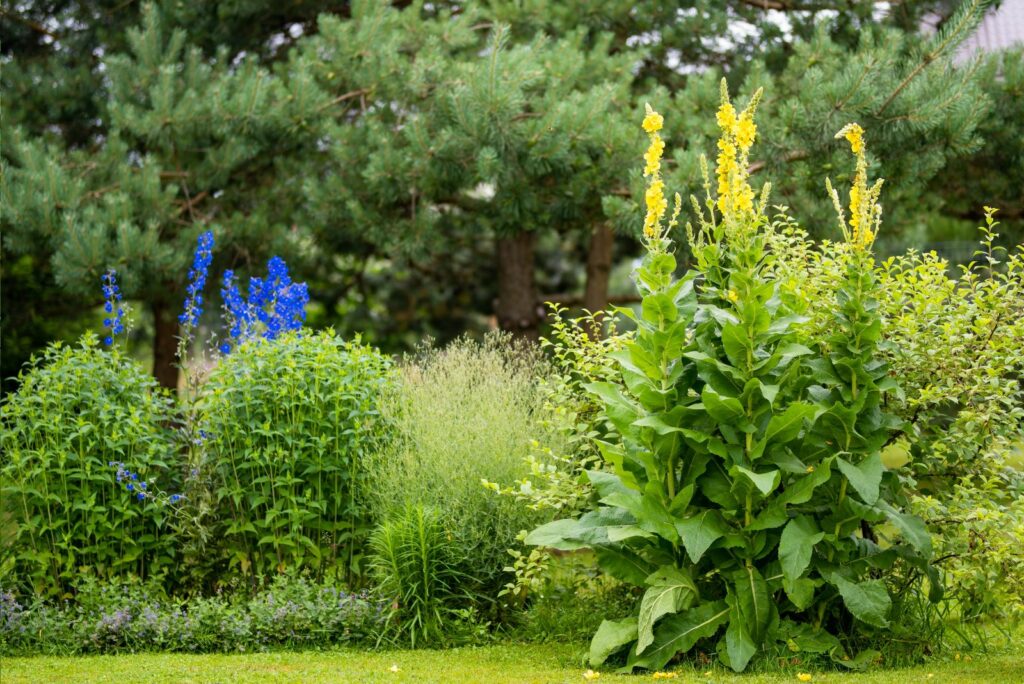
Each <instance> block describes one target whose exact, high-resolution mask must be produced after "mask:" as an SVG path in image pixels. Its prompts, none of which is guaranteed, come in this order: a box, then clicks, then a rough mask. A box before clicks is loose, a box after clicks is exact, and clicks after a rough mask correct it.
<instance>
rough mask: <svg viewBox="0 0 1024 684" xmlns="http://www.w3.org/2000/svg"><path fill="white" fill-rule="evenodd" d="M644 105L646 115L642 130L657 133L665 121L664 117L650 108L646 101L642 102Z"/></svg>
mask: <svg viewBox="0 0 1024 684" xmlns="http://www.w3.org/2000/svg"><path fill="white" fill-rule="evenodd" d="M644 107H645V108H646V110H647V116H645V117H644V123H643V127H644V130H645V131H647V132H648V133H657V132H658V131H660V130H661V127H662V125H663V124H664V123H665V117H663V116H662V115H661V114H659V113H658V112H656V111H654V110H653V109H651V105H649V104H647V103H644Z"/></svg>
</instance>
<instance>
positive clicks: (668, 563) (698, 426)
mask: <svg viewBox="0 0 1024 684" xmlns="http://www.w3.org/2000/svg"><path fill="white" fill-rule="evenodd" d="M759 99H760V91H759V92H758V93H756V94H755V95H754V96H753V98H752V99H751V101H750V103H749V104H748V106H747V107H746V108H745V109H744V110H742V111H741V112H737V111H736V109H735V107H734V106H733V105H732V103H731V102H730V101H729V98H728V93H727V92H726V90H725V87H724V83H723V88H722V105H721V108H720V110H719V112H718V117H717V121H718V124H719V126H720V128H721V129H722V137H721V139H720V141H719V158H718V168H717V169H716V173H715V178H716V180H717V185H716V187H717V196H716V197H712V196H711V195H710V189H711V182H710V179H708V180H707V181H706V183H705V187H706V188H707V189H708V192H709V197H708V198H707V201H706V202H705V203H704V208H703V209H702V208H701V205H700V203H698V202H696V201H694V203H693V204H694V206H695V207H696V208H697V210H698V212H699V213H698V215H697V219H698V226H697V228H696V229H694V228H693V227H692V226H687V236H688V238H689V242H690V248H691V250H692V252H693V256H694V261H695V262H696V263H697V264H698V268H697V269H695V270H694V271H691V272H689V273H687V274H685V275H684V276H682V277H681V278H676V277H675V275H674V273H675V270H676V262H675V258H674V257H673V256H672V254H671V252H670V250H669V247H670V243H669V240H668V237H667V231H666V230H663V228H662V226H663V217H664V214H665V211H666V205H665V202H664V193H663V188H662V187H661V178H660V175H659V172H660V164H659V161H660V156H661V153H662V151H663V149H664V144H663V143H662V142H661V140H660V136H658V131H659V130H660V128H661V125H662V118H661V117H660V115H657V113H656V112H653V111H652V110H650V109H648V111H647V117H646V118H645V119H644V126H643V127H644V130H645V131H646V132H647V133H648V135H649V136H650V138H651V147H650V148H649V150H648V153H647V154H646V155H645V158H644V159H645V164H646V166H645V176H646V177H647V178H648V179H649V186H648V192H647V194H646V196H645V200H646V204H647V215H646V218H645V222H644V241H645V245H646V247H647V255H646V257H645V258H644V261H643V263H642V265H641V266H640V267H639V268H638V270H637V272H636V274H635V280H636V283H637V287H638V289H639V290H640V293H641V295H642V303H641V307H640V311H639V313H631V312H624V313H626V314H627V315H631V316H632V318H633V319H634V320H635V322H636V325H637V333H636V335H635V337H634V338H632V339H631V340H630V341H628V342H627V343H626V345H625V348H624V349H622V350H621V351H618V352H616V353H615V354H614V355H613V358H614V360H615V362H616V363H617V364H618V369H619V374H620V382H600V383H591V384H590V385H589V386H588V389H589V390H590V391H591V392H592V393H593V394H594V396H595V397H596V398H597V399H598V400H599V401H600V402H601V403H602V404H603V406H604V411H605V415H606V416H607V418H608V421H609V423H610V424H611V425H612V426H614V430H615V432H616V434H615V435H613V438H611V439H608V440H607V441H605V442H602V443H601V444H600V447H601V452H602V455H603V457H604V460H605V467H604V469H602V470H597V471H590V472H589V473H588V476H589V479H590V482H591V484H592V485H593V487H594V490H595V492H596V495H595V497H596V505H595V506H594V508H593V509H592V510H591V511H589V512H587V513H585V514H584V515H583V516H582V517H580V518H579V519H576V520H557V521H554V522H552V523H549V524H547V525H544V526H542V527H540V528H538V529H536V530H534V531H533V532H532V533H531V534H530V535H528V537H527V539H526V541H527V543H530V544H537V545H544V546H549V547H553V548H558V549H566V550H571V549H578V548H592V549H594V551H595V552H596V557H597V560H598V563H599V564H600V566H601V567H602V569H603V570H604V571H606V572H607V573H608V574H610V575H613V576H615V577H617V578H618V579H620V580H622V581H624V582H626V583H629V584H634V585H636V586H638V587H640V588H641V589H642V590H643V596H642V599H641V601H640V604H639V607H638V612H637V614H635V615H632V616H628V617H626V618H621V619H609V620H606V621H605V622H604V623H603V624H602V625H601V627H600V628H599V630H598V632H597V634H596V635H595V636H594V640H593V643H592V645H591V660H592V664H593V665H595V666H597V665H600V664H602V663H604V662H605V661H606V660H607V659H609V658H611V657H613V656H615V655H616V654H621V655H620V656H619V657H620V658H622V657H624V659H625V665H624V667H623V670H624V671H632V670H633V669H635V668H646V669H648V670H659V669H661V668H662V667H664V666H665V665H666V664H667V663H668V662H669V661H670V660H671V659H673V658H674V657H676V656H677V654H679V653H685V652H687V651H689V650H690V649H692V648H694V647H695V646H696V645H697V644H698V643H705V644H707V645H708V647H713V648H714V649H715V650H716V651H717V653H718V656H719V659H720V660H721V661H722V662H723V663H724V664H726V665H727V666H729V667H731V668H732V669H734V670H737V671H740V670H743V669H745V668H746V667H747V665H748V664H749V662H750V661H751V659H753V658H754V657H755V656H756V655H757V654H758V653H759V652H761V651H762V650H763V649H765V647H766V646H768V645H769V644H771V643H774V642H782V643H785V644H797V646H798V648H800V649H803V650H805V651H807V652H811V653H825V654H828V655H830V656H831V657H833V658H836V659H837V660H840V661H842V662H844V663H846V664H849V663H851V662H855V663H864V662H866V661H867V660H869V659H868V658H865V659H861V660H856V659H853V660H849V659H847V660H844V658H848V656H849V655H851V654H850V653H849V652H848V651H849V650H850V649H848V648H847V646H846V645H844V643H842V642H841V641H840V640H839V638H838V634H839V633H840V629H842V630H843V632H844V633H845V632H847V631H848V630H847V629H846V627H847V626H848V623H849V622H850V619H851V617H852V618H853V619H854V621H855V622H854V624H855V625H857V626H858V629H859V630H861V631H862V632H866V631H868V630H871V629H874V628H880V627H883V626H884V625H886V624H887V621H888V620H889V615H888V612H889V605H890V600H889V593H888V590H887V588H886V585H885V583H884V581H883V580H881V579H877V578H875V577H874V576H873V575H872V573H878V572H879V571H880V570H884V569H885V568H886V567H890V566H891V565H892V563H893V562H894V561H895V560H896V559H900V560H903V561H907V562H909V563H911V564H915V567H917V568H918V569H920V571H921V572H924V573H929V574H932V573H931V571H930V566H929V565H928V557H929V554H930V548H929V540H928V535H927V534H926V533H925V532H924V528H923V525H922V524H921V523H920V521H919V520H917V519H916V518H913V517H911V516H908V515H906V514H904V513H902V512H901V510H900V502H901V500H900V495H899V483H898V481H897V479H896V477H895V476H894V475H893V474H892V473H889V472H887V471H885V470H884V468H882V467H881V461H880V460H879V451H880V449H881V448H882V446H883V445H884V444H885V442H886V441H887V439H888V438H889V436H890V435H891V434H892V431H893V429H894V428H896V427H897V426H898V422H897V421H896V420H895V419H893V418H892V417H890V416H888V415H887V414H886V413H885V411H884V403H883V397H884V395H885V394H886V393H887V392H891V391H894V390H895V389H896V384H895V382H894V381H893V380H892V379H891V378H889V377H888V374H887V369H886V368H885V366H884V364H883V363H882V362H881V361H880V360H879V356H878V354H877V343H878V340H879V337H880V322H879V318H878V315H877V312H876V308H877V307H876V306H875V305H874V303H873V299H872V294H871V293H872V289H873V287H874V281H873V276H872V268H871V263H872V262H871V257H870V245H871V239H872V238H873V236H874V234H875V232H876V231H877V226H878V217H879V216H880V210H878V208H877V206H876V205H877V197H878V196H877V192H876V191H875V190H876V189H877V188H879V187H880V186H879V185H878V184H876V186H875V187H874V188H872V189H867V188H866V163H862V160H863V137H862V133H861V137H859V138H857V137H856V136H854V137H855V139H857V140H858V141H859V150H858V149H855V154H857V155H858V177H857V181H856V182H857V183H860V184H861V185H860V187H861V190H860V191H859V193H860V194H859V202H860V204H858V206H857V211H858V216H859V221H860V222H859V223H858V224H857V226H855V229H854V230H845V231H844V233H845V234H846V236H847V241H848V243H849V249H848V250H847V253H848V254H849V258H850V263H849V267H848V269H847V271H846V278H845V281H844V282H842V283H840V285H839V287H838V289H837V292H836V293H835V302H834V304H831V305H830V304H828V303H825V304H824V305H826V306H831V307H832V313H831V315H832V316H833V317H834V326H833V329H834V331H835V332H834V333H833V335H832V336H831V337H829V338H828V339H825V340H822V341H820V343H818V344H816V345H813V346H806V345H805V344H802V343H801V341H800V338H799V335H798V331H799V326H801V325H802V324H803V323H804V322H805V321H806V319H805V318H804V317H802V316H800V315H797V314H796V313H795V312H794V311H791V310H789V309H788V308H787V306H786V304H785V303H784V301H783V298H782V297H781V296H780V294H779V288H778V285H777V283H776V282H775V281H774V280H773V279H772V277H771V274H770V271H769V269H768V266H767V264H768V262H769V259H770V256H771V255H770V254H769V251H768V236H769V231H771V230H772V226H771V224H770V222H769V221H768V219H767V218H766V217H765V215H764V206H765V205H766V202H767V196H768V188H767V187H766V188H765V189H764V190H762V192H761V199H760V201H758V202H756V203H755V202H754V192H753V190H752V189H751V188H750V185H749V175H748V172H747V168H748V153H749V150H750V148H751V146H752V144H753V142H754V139H755V137H756V126H755V124H754V121H753V112H754V108H755V107H756V105H757V102H758V100H759ZM851 142H852V141H851ZM862 166H863V169H864V173H863V174H861V173H860V169H861V167H862ZM703 167H704V168H705V169H706V168H707V165H706V164H704V165H703ZM652 188H653V190H654V191H653V192H651V190H652ZM677 206H678V203H677ZM705 210H706V211H705ZM674 221H675V216H673V218H672V222H674ZM868 231H870V234H869V232H868ZM885 522H889V523H892V525H893V526H894V527H895V528H897V529H898V530H900V531H901V532H902V534H901V535H900V538H898V539H890V540H888V541H889V546H888V548H885V549H884V550H883V548H882V546H881V545H880V544H879V543H878V541H879V539H878V537H879V534H880V533H879V532H877V530H876V528H877V527H878V526H879V525H880V524H881V523H885Z"/></svg>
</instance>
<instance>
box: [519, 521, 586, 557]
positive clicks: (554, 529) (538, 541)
mask: <svg viewBox="0 0 1024 684" xmlns="http://www.w3.org/2000/svg"><path fill="white" fill-rule="evenodd" d="M579 533H580V526H579V522H578V521H576V520H573V519H571V518H566V519H563V520H555V521H553V522H549V523H547V524H546V525H541V526H540V527H538V528H537V529H535V530H534V531H533V532H530V533H529V534H528V535H526V540H525V543H526V544H529V545H530V546H545V547H548V548H551V549H558V550H560V551H575V550H577V549H582V548H585V547H586V544H584V543H582V542H580V541H578V540H576V539H574V537H576V536H577V535H579Z"/></svg>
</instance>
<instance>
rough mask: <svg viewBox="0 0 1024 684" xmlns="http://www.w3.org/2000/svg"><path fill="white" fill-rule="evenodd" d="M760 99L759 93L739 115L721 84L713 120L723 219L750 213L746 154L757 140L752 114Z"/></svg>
mask: <svg viewBox="0 0 1024 684" xmlns="http://www.w3.org/2000/svg"><path fill="white" fill-rule="evenodd" d="M760 98H761V91H760V90H759V91H758V92H756V93H755V94H754V96H753V97H752V98H751V99H750V103H749V104H748V105H747V108H746V109H744V110H743V111H742V112H740V113H739V114H737V113H736V108H735V107H733V105H732V103H730V102H729V93H728V89H727V88H726V85H725V80H724V79H723V81H722V104H721V106H720V107H719V109H718V113H717V115H716V117H715V118H716V120H717V122H718V126H719V128H721V129H722V135H721V137H720V138H719V140H718V150H719V152H718V159H717V160H716V161H717V164H716V169H715V174H716V177H717V180H718V200H717V202H716V204H717V206H718V210H719V211H720V212H721V213H722V215H723V216H730V215H734V214H744V213H747V214H749V213H753V211H754V191H753V189H752V188H751V187H750V185H749V184H748V182H747V177H748V171H747V153H748V152H749V151H750V147H751V146H752V145H753V144H754V139H755V138H756V137H757V126H756V125H755V124H754V110H755V109H756V108H757V103H758V101H759V100H760Z"/></svg>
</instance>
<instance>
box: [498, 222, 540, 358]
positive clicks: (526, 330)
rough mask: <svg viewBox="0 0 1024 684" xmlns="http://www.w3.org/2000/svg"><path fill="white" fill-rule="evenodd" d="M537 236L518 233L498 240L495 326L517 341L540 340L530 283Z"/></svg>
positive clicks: (536, 309)
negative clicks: (516, 338) (522, 339)
mask: <svg viewBox="0 0 1024 684" xmlns="http://www.w3.org/2000/svg"><path fill="white" fill-rule="evenodd" d="M536 243H537V235H536V233H534V232H533V231H526V230H524V231H520V232H519V233H516V234H515V235H511V236H508V237H502V238H498V303H497V310H496V311H495V313H496V314H497V318H498V326H499V327H500V328H501V329H502V330H505V331H508V332H510V333H512V334H513V335H515V336H516V337H522V338H525V339H529V340H536V339H538V338H539V337H540V313H539V310H538V307H537V291H536V287H535V285H534V282H533V259H534V248H535V246H536Z"/></svg>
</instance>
